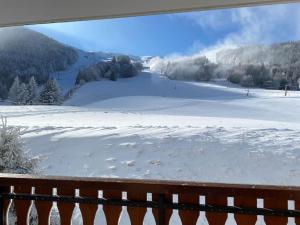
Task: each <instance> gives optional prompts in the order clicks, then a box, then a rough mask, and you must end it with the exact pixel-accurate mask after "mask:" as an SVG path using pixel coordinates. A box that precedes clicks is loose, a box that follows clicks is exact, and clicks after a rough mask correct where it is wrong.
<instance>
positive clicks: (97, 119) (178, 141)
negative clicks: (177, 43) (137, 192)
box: [1, 73, 300, 185]
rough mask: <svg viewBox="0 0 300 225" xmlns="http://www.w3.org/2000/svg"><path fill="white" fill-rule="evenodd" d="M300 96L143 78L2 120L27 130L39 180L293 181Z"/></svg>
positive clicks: (16, 109)
mask: <svg viewBox="0 0 300 225" xmlns="http://www.w3.org/2000/svg"><path fill="white" fill-rule="evenodd" d="M299 99H300V96H299V94H298V92H289V95H288V96H287V97H284V93H283V92H282V91H267V90H261V89H251V90H250V96H247V95H246V90H244V89H241V88H237V87H226V85H224V83H222V84H218V83H195V82H182V81H171V80H166V79H164V78H161V77H159V76H158V75H156V74H149V73H143V74H141V75H139V76H138V77H134V78H130V79H120V80H118V81H117V82H112V81H107V80H103V81H99V82H92V83H89V84H86V85H84V86H82V87H81V88H80V89H79V90H78V91H77V92H76V93H75V95H74V97H73V98H72V99H70V100H69V101H68V102H67V103H66V105H65V106H1V115H2V116H7V117H8V121H9V123H10V124H11V125H17V126H21V127H23V129H24V135H23V137H24V138H25V141H26V144H27V146H28V148H29V149H30V151H31V154H33V155H41V158H42V161H41V164H40V165H41V172H42V173H45V174H56V175H82V176H106V177H134V178H160V179H162V178H163V179H182V180H197V181H217V182H236V183H267V184H294V185H299V184H300V183H299V181H300V167H299V165H300V150H299V143H300V139H299V137H300V117H299V113H300V101H299ZM278 167H280V170H276V168H278Z"/></svg>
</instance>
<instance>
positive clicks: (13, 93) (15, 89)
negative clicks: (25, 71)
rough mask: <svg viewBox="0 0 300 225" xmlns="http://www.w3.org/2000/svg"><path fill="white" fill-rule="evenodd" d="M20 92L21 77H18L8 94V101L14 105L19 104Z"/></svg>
mask: <svg viewBox="0 0 300 225" xmlns="http://www.w3.org/2000/svg"><path fill="white" fill-rule="evenodd" d="M19 90H20V81H19V77H16V78H15V80H14V82H13V84H12V85H11V87H10V89H9V93H8V99H9V101H11V102H12V103H13V104H18V102H19V100H18V96H19V94H18V93H19Z"/></svg>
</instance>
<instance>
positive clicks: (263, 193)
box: [0, 174, 300, 225]
mask: <svg viewBox="0 0 300 225" xmlns="http://www.w3.org/2000/svg"><path fill="white" fill-rule="evenodd" d="M125 193H126V194H125ZM100 196H101V197H100ZM125 196H126V197H125ZM174 196H177V197H174ZM200 196H204V197H205V198H203V197H202V198H201V199H205V203H204V202H202V200H201V201H200ZM176 198H177V200H176V201H174V200H173V199H176ZM228 198H233V204H228ZM258 200H259V201H263V207H258V206H257V205H258V204H257V202H258ZM12 201H13V202H14V205H15V215H16V217H17V224H18V225H25V224H27V218H28V212H29V210H30V206H31V204H32V203H33V202H34V204H35V207H36V209H37V214H38V224H40V225H46V224H48V222H49V215H50V211H51V209H52V206H53V203H54V202H56V203H57V208H58V211H59V215H60V222H61V224H62V225H70V224H71V218H72V214H73V210H74V207H75V203H78V204H79V208H80V211H81V214H82V220H83V224H84V225H92V224H94V219H95V215H96V212H97V210H98V205H103V211H104V215H105V218H106V222H107V225H117V224H118V221H119V218H120V214H121V211H122V206H125V207H126V208H127V212H128V215H129V218H130V221H131V224H132V225H142V224H143V221H144V217H145V214H146V211H147V208H151V209H152V213H153V216H154V218H155V221H156V224H157V225H167V224H169V221H170V218H171V215H172V213H173V211H174V210H178V214H179V218H180V220H181V222H182V224H183V225H195V224H196V223H197V220H198V218H199V215H200V212H201V213H202V212H205V216H206V218H207V221H208V223H209V224H210V225H224V224H225V223H226V220H227V217H228V214H229V213H232V214H234V219H235V221H236V223H237V225H255V223H256V221H257V215H261V216H263V217H264V221H265V224H266V225H286V224H287V223H288V217H294V218H295V223H296V225H298V224H300V211H298V210H300V187H287V186H262V185H237V184H217V183H196V182H184V181H159V180H132V179H110V178H107V179H106V178H79V177H52V176H31V175H15V174H0V216H1V220H0V225H4V224H7V212H8V209H9V205H10V204H11V203H10V202H12ZM289 202H290V204H288V203H289ZM291 205H292V206H291Z"/></svg>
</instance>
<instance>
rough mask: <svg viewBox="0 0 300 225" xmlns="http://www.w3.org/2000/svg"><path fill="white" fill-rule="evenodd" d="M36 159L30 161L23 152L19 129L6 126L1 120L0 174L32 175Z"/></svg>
mask: <svg viewBox="0 0 300 225" xmlns="http://www.w3.org/2000/svg"><path fill="white" fill-rule="evenodd" d="M35 167H36V159H30V158H29V157H28V156H27V155H26V153H25V152H24V146H23V142H22V140H21V134H20V129H19V128H16V127H9V126H7V122H6V119H3V118H2V124H1V126H0V172H1V173H22V174H24V173H33V172H34V169H35Z"/></svg>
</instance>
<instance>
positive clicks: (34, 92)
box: [27, 76, 39, 105]
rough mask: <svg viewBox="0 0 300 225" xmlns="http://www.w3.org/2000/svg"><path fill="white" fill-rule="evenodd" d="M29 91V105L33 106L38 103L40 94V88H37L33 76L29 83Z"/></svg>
mask: <svg viewBox="0 0 300 225" xmlns="http://www.w3.org/2000/svg"><path fill="white" fill-rule="evenodd" d="M27 90H28V101H27V104H30V105H33V104H35V103H37V101H38V94H39V93H38V86H37V83H36V81H35V79H34V77H33V76H32V77H31V78H30V81H29V83H28V86H27Z"/></svg>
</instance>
